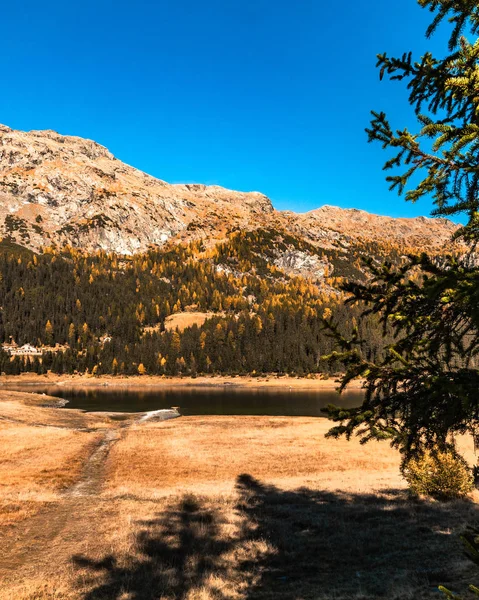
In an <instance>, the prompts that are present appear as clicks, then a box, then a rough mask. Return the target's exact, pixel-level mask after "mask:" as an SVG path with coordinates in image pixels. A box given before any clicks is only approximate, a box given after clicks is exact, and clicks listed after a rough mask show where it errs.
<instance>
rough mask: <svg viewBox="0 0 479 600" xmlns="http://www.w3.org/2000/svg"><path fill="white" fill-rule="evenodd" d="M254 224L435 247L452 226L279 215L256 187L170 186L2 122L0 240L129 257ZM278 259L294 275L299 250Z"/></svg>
mask: <svg viewBox="0 0 479 600" xmlns="http://www.w3.org/2000/svg"><path fill="white" fill-rule="evenodd" d="M258 227H263V228H275V229H281V230H283V229H284V230H286V231H288V232H289V233H291V234H293V235H295V236H297V237H300V238H303V239H304V240H306V241H308V242H310V243H311V244H313V245H315V246H318V247H321V248H347V247H348V246H350V245H351V244H354V243H355V242H357V241H358V240H362V241H364V240H371V241H375V242H384V243H395V244H398V245H399V246H404V247H410V246H420V247H425V248H437V247H439V246H442V245H444V244H445V243H446V242H447V240H448V239H449V238H450V236H451V234H452V232H453V231H454V229H455V227H456V226H455V225H454V224H452V223H451V222H449V221H446V220H431V219H425V218H418V219H392V218H388V217H378V216H375V215H370V214H368V213H365V212H363V211H357V210H343V209H340V208H335V207H330V206H323V207H322V208H319V209H318V210H314V211H311V212H309V213H305V214H295V213H292V212H289V211H286V212H280V211H276V210H275V209H274V208H273V206H272V204H271V201H270V200H269V199H268V198H267V197H266V196H264V195H263V194H260V193H258V192H250V193H243V192H236V191H231V190H227V189H224V188H222V187H219V186H205V185H188V184H186V185H170V184H168V183H166V182H165V181H161V180H160V179H156V178H154V177H151V176H150V175H147V174H146V173H143V172H142V171H139V170H138V169H135V168H133V167H130V166H128V165H126V164H124V163H122V162H121V161H119V160H118V159H116V158H115V157H114V156H113V155H112V154H111V153H110V152H109V151H108V150H107V149H106V148H104V147H103V146H101V145H99V144H97V143H95V142H93V141H90V140H85V139H82V138H79V137H72V136H63V135H60V134H58V133H55V132H53V131H30V132H22V131H15V130H12V129H10V128H8V127H6V126H0V236H1V237H3V238H7V239H9V240H11V241H14V242H16V243H18V244H20V245H23V246H26V247H29V248H32V249H33V250H39V249H40V248H41V247H42V246H45V245H51V244H56V245H58V246H61V245H63V244H65V243H68V244H70V245H72V246H77V247H81V248H84V249H87V250H98V249H104V250H111V251H115V252H119V253H124V254H132V253H135V252H139V251H142V250H145V249H146V248H148V247H149V246H151V245H163V244H165V243H166V242H167V241H168V240H179V241H180V240H187V239H194V238H198V237H201V238H205V239H208V240H214V239H221V238H222V237H223V236H224V235H225V233H226V232H227V231H228V230H231V229H234V228H241V229H246V230H248V229H255V228H258ZM279 260H280V262H281V259H279ZM282 260H283V262H285V261H286V262H285V265H284V267H285V268H288V269H290V270H291V271H293V272H294V271H296V270H297V269H298V268H299V267H298V265H297V262H298V259H297V257H295V256H289V257H284V259H282ZM305 260H306V261H308V258H307V257H306V259H305ZM299 262H301V260H300V261H299ZM286 263H287V264H286ZM320 266H321V265H309V267H308V268H310V269H311V270H313V271H314V269H316V268H319V267H320Z"/></svg>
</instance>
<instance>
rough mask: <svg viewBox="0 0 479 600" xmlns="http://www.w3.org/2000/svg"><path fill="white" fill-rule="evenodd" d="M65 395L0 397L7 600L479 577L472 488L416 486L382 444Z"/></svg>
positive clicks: (378, 590) (0, 519) (368, 593)
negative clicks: (467, 547)
mask: <svg viewBox="0 0 479 600" xmlns="http://www.w3.org/2000/svg"><path fill="white" fill-rule="evenodd" d="M57 403H58V400H54V399H50V398H48V397H44V396H41V397H38V396H36V395H35V394H24V393H18V392H17V393H15V392H2V394H1V399H0V493H1V500H0V524H1V529H0V536H1V539H0V552H1V555H0V581H2V587H1V589H0V598H1V599H2V600H26V599H29V600H47V599H48V600H64V599H73V600H77V599H78V600H79V599H85V600H100V599H117V600H140V599H141V600H143V599H145V600H160V599H161V600H173V599H184V600H194V599H197V600H210V599H232V600H233V599H238V600H239V599H256V598H257V599H271V600H272V599H273V598H275V599H276V598H285V599H286V598H288V599H290V598H291V599H292V598H297V599H313V598H314V599H321V600H333V599H335V600H338V599H341V600H342V599H344V600H346V599H354V600H359V599H374V598H388V599H400V598H401V599H403V598H404V599H407V598H410V599H413V598H414V599H429V598H431V599H432V598H438V597H440V594H439V592H438V591H437V586H438V585H439V584H446V585H447V586H448V587H449V588H452V589H457V590H464V589H465V587H466V583H467V582H469V581H473V580H474V577H475V573H474V568H473V567H471V564H470V563H469V562H468V561H467V560H466V559H465V558H464V556H463V554H462V551H461V543H460V540H459V535H460V533H461V532H462V531H463V530H464V528H465V527H466V525H467V524H470V523H473V522H474V521H475V519H476V518H477V504H476V497H475V496H473V497H472V498H470V499H468V500H465V501H456V502H449V503H442V502H437V501H433V500H428V499H414V498H411V497H410V496H409V494H408V491H407V489H406V487H405V484H404V481H403V480H402V479H401V477H400V474H399V462H400V457H399V455H398V453H397V452H396V451H395V450H393V449H391V448H390V447H389V446H388V444H387V443H376V442H375V443H371V444H367V445H360V444H359V443H358V441H357V440H352V441H350V442H347V441H345V440H342V439H341V440H331V439H326V438H325V437H324V434H325V433H326V431H327V429H328V427H329V426H330V423H329V422H328V421H326V420H325V419H321V418H303V417H224V416H222V417H219V416H218V417H215V416H208V417H180V418H178V419H174V420H170V421H165V422H153V421H145V422H141V423H140V422H138V418H137V416H136V417H135V416H134V415H129V416H126V417H124V418H119V417H118V416H115V415H111V414H105V413H94V414H93V413H91V414H89V413H82V412H80V411H75V410H69V409H65V408H62V409H59V408H56V407H55V405H56V404H57ZM461 446H462V449H463V451H464V453H465V454H466V455H467V456H468V458H469V459H470V460H471V461H472V459H473V454H472V448H471V444H470V441H469V440H462V441H461Z"/></svg>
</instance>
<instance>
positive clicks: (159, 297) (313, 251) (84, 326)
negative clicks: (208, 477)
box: [0, 230, 401, 375]
mask: <svg viewBox="0 0 479 600" xmlns="http://www.w3.org/2000/svg"><path fill="white" fill-rule="evenodd" d="M1 250H2V251H1V254H0V273H1V280H0V295H1V298H2V307H1V313H0V317H1V318H0V341H1V342H2V343H4V344H10V343H12V342H14V343H16V344H17V345H19V346H20V345H23V344H25V343H29V344H32V345H33V346H36V347H37V348H40V349H42V348H43V350H44V351H43V355H42V356H25V357H23V356H9V355H8V354H7V353H5V352H4V353H3V354H2V357H1V371H2V372H5V373H19V372H21V371H24V370H33V371H36V372H40V373H41V372H45V371H47V370H53V371H55V372H58V373H73V372H75V371H79V372H89V373H95V374H102V373H112V374H119V373H124V374H142V373H148V374H167V375H172V374H190V375H194V374H196V373H200V372H201V373H228V374H235V373H238V374H241V373H254V372H256V373H266V372H279V373H292V374H298V375H302V374H305V373H309V372H329V371H330V370H331V369H332V370H339V369H341V368H342V366H341V365H339V364H338V365H332V366H329V365H327V364H326V363H325V362H324V361H322V360H321V357H322V356H323V355H324V354H327V353H328V352H330V351H331V350H332V348H333V345H334V342H333V341H332V340H331V339H330V338H329V337H328V334H327V333H325V332H324V331H323V330H322V325H321V317H322V316H323V315H325V314H326V315H329V314H331V313H332V314H333V315H334V317H335V318H336V320H337V321H339V322H340V323H341V328H342V330H343V332H344V333H345V334H347V335H350V334H351V332H352V330H353V328H354V326H355V325H356V324H357V322H356V317H357V316H358V315H359V314H360V308H359V307H346V306H345V305H344V295H343V294H342V292H340V291H339V285H340V283H341V281H342V280H343V278H344V277H348V278H351V277H352V278H355V279H358V280H360V279H361V278H363V277H364V275H363V271H362V268H361V256H367V255H371V254H373V255H377V256H378V258H380V257H381V256H383V255H384V254H385V253H388V254H389V255H390V256H391V257H392V258H393V259H394V260H395V261H400V260H401V254H400V252H399V249H394V248H391V247H390V246H387V247H380V246H379V245H377V244H372V243H370V242H368V243H365V244H364V245H363V246H362V247H360V246H356V247H355V248H350V249H341V250H319V249H317V248H315V247H314V246H312V245H310V244H308V243H307V242H305V241H304V240H301V239H300V240H298V239H296V238H294V237H293V236H290V235H288V234H287V233H285V232H281V231H275V230H256V231H252V232H240V231H232V232H230V233H229V234H228V236H227V237H226V239H225V241H223V242H221V243H218V244H216V245H215V246H213V247H207V246H205V245H204V243H203V242H202V241H195V242H190V243H188V244H183V245H181V244H180V245H171V246H170V247H165V248H164V249H152V250H150V251H147V252H145V253H141V254H137V255H134V256H132V257H125V256H120V255H116V254H112V253H106V252H97V253H87V252H82V251H80V250H78V249H73V248H69V247H66V248H63V249H61V250H58V249H45V250H44V252H43V253H41V254H34V253H33V252H31V251H29V250H26V249H25V248H22V247H20V246H16V245H14V244H11V243H9V242H3V243H2V244H1ZM298 261H300V262H301V261H302V262H303V263H304V262H307V263H308V264H310V265H312V267H311V269H312V271H314V273H315V275H314V276H313V275H312V276H311V277H310V278H306V277H303V276H297V275H295V274H294V270H295V269H294V265H295V264H296V263H297V262H298ZM278 265H280V266H278ZM188 311H196V312H202V313H210V314H209V316H210V318H208V319H207V320H206V321H204V323H203V324H202V325H201V326H197V325H193V326H192V327H187V328H186V329H184V330H183V331H181V330H179V329H178V330H175V329H172V328H171V327H170V328H166V327H165V320H166V319H167V317H169V316H171V315H175V314H179V313H184V312H188ZM211 313H212V314H211ZM359 327H360V329H361V334H362V335H363V337H364V338H365V339H366V340H367V344H368V348H367V351H368V352H369V353H370V354H371V357H373V358H374V357H375V356H376V355H377V353H378V352H380V351H381V347H382V345H383V344H384V341H383V340H382V337H381V328H380V326H379V325H378V323H377V322H376V321H375V320H374V318H373V317H371V318H369V319H364V320H362V321H360V322H359ZM56 344H59V345H61V348H58V347H57V348H56V349H55V348H54V346H55V345H56Z"/></svg>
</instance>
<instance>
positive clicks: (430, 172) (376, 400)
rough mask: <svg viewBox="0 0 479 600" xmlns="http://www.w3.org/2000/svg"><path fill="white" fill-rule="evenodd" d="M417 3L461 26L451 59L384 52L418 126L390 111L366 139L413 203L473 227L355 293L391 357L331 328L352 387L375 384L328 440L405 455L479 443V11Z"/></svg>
mask: <svg viewBox="0 0 479 600" xmlns="http://www.w3.org/2000/svg"><path fill="white" fill-rule="evenodd" d="M418 1H419V4H420V5H421V6H422V7H424V8H428V9H429V10H430V11H431V12H433V13H435V16H434V19H433V22H432V24H431V26H430V27H429V29H428V32H427V34H428V35H431V34H432V33H433V32H434V31H435V29H436V28H437V26H438V25H439V23H440V22H441V21H443V20H448V21H449V22H450V23H451V24H452V25H453V31H452V34H451V37H450V41H449V50H448V52H449V54H448V55H447V56H445V57H444V58H436V57H434V56H433V55H432V54H431V53H426V54H425V55H424V56H423V57H422V58H421V59H419V60H414V59H413V57H412V54H411V53H405V54H404V55H403V56H402V57H401V58H389V57H388V56H387V55H386V54H381V55H379V56H378V66H379V68H380V77H381V78H383V77H384V75H386V74H387V75H389V76H390V78H391V79H394V80H398V81H403V80H405V81H407V82H408V89H409V104H410V105H411V106H412V107H413V108H414V110H415V114H416V116H417V121H418V129H417V131H415V132H410V131H409V130H408V129H406V128H403V129H398V130H395V129H393V128H392V126H391V125H390V123H389V121H388V119H387V117H386V115H385V114H384V113H383V112H373V119H372V122H371V127H370V128H369V129H367V130H366V131H367V133H368V136H369V141H379V142H380V143H381V144H382V145H383V148H385V149H387V150H390V151H392V156H391V157H390V158H389V159H388V160H387V162H386V163H385V166H384V168H385V169H386V170H388V171H389V170H394V171H395V173H394V174H392V175H389V176H388V177H387V180H388V181H389V182H390V184H391V189H394V190H397V191H398V192H399V193H400V194H404V195H405V197H406V199H407V200H410V201H416V200H418V199H420V198H422V197H424V196H432V198H433V200H434V202H435V205H436V208H435V210H434V212H433V215H434V216H451V215H454V216H458V215H465V216H466V217H467V222H466V224H465V225H464V226H462V227H461V228H459V230H458V231H457V232H456V234H455V236H454V240H455V248H454V252H451V255H450V256H446V257H441V259H433V258H430V257H428V256H426V255H422V256H420V257H417V256H416V257H413V256H411V257H409V259H408V260H407V261H405V262H404V263H403V264H402V265H399V266H394V265H393V264H391V263H387V264H383V265H380V266H377V265H375V264H374V263H373V262H372V261H369V268H370V271H371V275H372V279H371V280H370V282H369V283H367V284H363V285H359V284H353V283H349V284H346V285H345V287H344V289H345V291H347V292H348V293H350V294H351V297H350V300H349V302H350V304H351V303H355V302H358V301H360V302H364V303H366V305H367V309H366V312H365V314H373V315H376V316H378V317H379V318H380V321H381V323H382V324H383V328H384V331H385V332H386V331H388V330H392V331H393V332H394V334H395V341H394V342H393V343H392V344H391V345H389V346H388V347H386V349H385V353H384V356H383V358H380V359H379V360H376V361H373V360H371V359H368V358H367V357H366V356H365V353H364V351H363V349H362V345H361V339H360V336H359V331H358V329H357V328H356V329H355V331H354V332H353V333H352V335H351V336H350V337H349V338H348V339H346V338H345V337H344V336H342V335H341V334H340V332H339V330H338V328H337V327H336V326H335V325H334V324H333V323H332V322H331V320H329V321H328V325H329V327H330V329H331V331H332V333H333V335H334V336H335V337H336V339H337V341H338V342H339V344H340V346H341V351H338V352H335V353H333V355H331V357H330V358H333V359H340V360H344V361H345V362H346V363H347V365H348V370H347V373H346V376H345V377H344V378H343V381H342V385H341V388H342V389H344V387H346V386H347V384H348V383H349V382H350V381H351V379H353V378H354V377H356V376H362V377H365V378H366V396H365V400H364V402H363V405H362V406H361V407H360V408H358V409H354V410H341V409H339V408H335V407H330V408H329V416H330V417H331V418H332V419H333V420H335V421H337V422H339V425H338V426H337V427H334V428H333V429H332V430H331V431H330V433H329V435H332V436H339V435H341V434H345V435H346V436H347V437H348V438H349V437H350V436H351V435H352V434H353V432H355V433H358V434H359V435H360V436H361V438H362V440H363V441H368V440H370V439H384V438H388V439H390V440H391V441H392V443H393V444H394V445H396V446H397V447H399V448H400V449H401V450H402V451H403V452H404V455H405V457H406V458H407V457H409V456H411V455H413V454H415V453H417V452H421V450H422V449H423V448H432V449H437V448H439V449H443V448H446V447H448V445H449V444H450V443H451V434H454V433H456V432H460V433H464V432H470V433H472V434H473V435H474V436H475V437H476V439H477V433H478V432H479V397H478V395H477V390H478V389H479V371H478V369H477V366H478V363H477V355H478V354H479V268H478V267H477V264H478V261H477V255H476V254H475V251H476V249H477V244H478V242H479V92H478V89H479V40H475V41H469V40H468V39H467V38H466V37H465V36H463V35H461V34H462V32H463V31H467V32H468V34H469V35H471V36H473V35H477V33H478V32H479V7H478V5H477V3H476V2H470V1H468V0H418ZM417 181H419V183H417V184H415V182H417ZM409 186H410V187H409ZM408 187H409V189H407V188H408Z"/></svg>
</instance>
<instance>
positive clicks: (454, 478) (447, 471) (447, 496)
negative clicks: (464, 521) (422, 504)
mask: <svg viewBox="0 0 479 600" xmlns="http://www.w3.org/2000/svg"><path fill="white" fill-rule="evenodd" d="M401 471H402V474H403V476H404V478H405V479H406V481H407V482H408V484H409V487H410V489H411V491H412V492H413V493H414V494H418V495H426V496H431V497H432V498H437V499H441V500H451V499H453V498H462V497H464V496H466V495H467V494H469V492H471V491H472V488H473V483H474V478H473V476H472V471H471V469H470V468H469V467H468V466H467V463H466V461H465V460H464V459H463V458H462V456H459V454H457V453H456V452H454V451H453V450H447V451H444V452H439V451H438V452H429V451H426V452H424V453H423V454H422V455H421V456H419V457H416V458H411V459H410V460H408V461H407V462H405V463H404V464H403V465H402V467H401Z"/></svg>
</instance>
